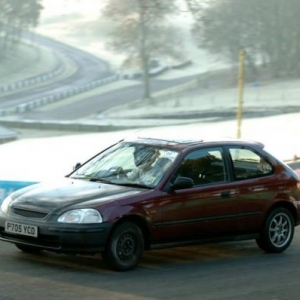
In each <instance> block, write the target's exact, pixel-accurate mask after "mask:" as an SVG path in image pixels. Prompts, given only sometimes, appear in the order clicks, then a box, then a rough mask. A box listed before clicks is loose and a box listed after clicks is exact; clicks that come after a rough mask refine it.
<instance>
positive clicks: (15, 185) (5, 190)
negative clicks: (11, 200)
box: [0, 180, 37, 204]
mask: <svg viewBox="0 0 300 300" xmlns="http://www.w3.org/2000/svg"><path fill="white" fill-rule="evenodd" d="M34 183H37V182H33V181H9V180H0V204H1V203H2V201H3V200H4V199H5V198H6V197H7V196H8V195H9V194H11V193H12V192H14V191H16V190H19V189H21V188H23V187H26V186H28V185H31V184H34Z"/></svg>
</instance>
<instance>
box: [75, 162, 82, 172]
mask: <svg viewBox="0 0 300 300" xmlns="http://www.w3.org/2000/svg"><path fill="white" fill-rule="evenodd" d="M79 167H81V163H77V164H76V165H75V166H74V167H73V170H74V171H75V170H77V169H78V168H79Z"/></svg>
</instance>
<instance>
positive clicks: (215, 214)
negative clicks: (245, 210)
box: [161, 148, 237, 241]
mask: <svg viewBox="0 0 300 300" xmlns="http://www.w3.org/2000/svg"><path fill="white" fill-rule="evenodd" d="M179 177H188V178H191V179H193V181H194V185H193V187H192V188H188V189H180V190H174V191H171V192H168V193H167V194H166V195H165V197H164V198H165V200H164V202H163V214H162V223H161V227H162V229H163V230H164V235H165V236H166V239H167V240H168V241H181V240H194V239H200V238H204V237H210V236H215V235H223V234H230V233H232V232H234V231H235V230H236V226H237V201H236V195H235V189H234V185H233V184H232V183H230V182H229V181H228V167H227V165H226V163H225V161H224V155H223V149H222V148H206V149H198V150H195V151H192V152H190V153H189V154H187V155H186V156H185V157H184V158H183V160H182V162H181V164H180V166H179V168H178V170H177V171H176V172H175V174H174V176H173V179H174V180H176V178H179Z"/></svg>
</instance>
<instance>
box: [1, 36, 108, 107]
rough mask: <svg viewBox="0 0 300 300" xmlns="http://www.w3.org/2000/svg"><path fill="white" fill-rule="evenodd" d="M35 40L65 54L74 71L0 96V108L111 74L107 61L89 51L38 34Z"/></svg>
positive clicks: (74, 86) (59, 91) (65, 89)
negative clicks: (74, 68) (71, 62)
mask: <svg viewBox="0 0 300 300" xmlns="http://www.w3.org/2000/svg"><path fill="white" fill-rule="evenodd" d="M24 37H25V38H26V37H27V38H30V36H28V34H26V32H24ZM35 42H36V43H38V44H40V45H42V46H45V47H48V48H50V49H52V50H53V51H54V52H57V53H60V54H62V55H63V56H66V57H67V58H68V59H69V60H71V61H73V63H74V65H76V71H75V72H74V73H73V74H71V75H70V76H69V77H67V78H65V79H62V80H60V81H52V82H51V81H50V82H49V83H48V84H46V85H45V84H43V85H42V86H32V87H29V88H27V89H26V90H22V91H20V92H15V93H13V94H9V95H6V96H1V98H0V99H1V101H0V109H3V108H9V107H14V106H16V105H18V104H22V103H26V102H30V101H32V100H35V99H40V98H42V97H45V96H48V95H52V94H55V93H61V92H63V91H67V90H70V89H71V88H76V87H80V86H83V85H86V84H88V83H90V82H93V81H95V80H99V79H103V78H106V77H109V76H111V75H112V72H111V71H110V68H109V65H108V63H107V62H105V61H104V60H101V59H99V58H98V57H96V56H94V55H92V54H90V53H86V52H84V51H82V50H79V49H76V48H73V47H71V46H68V45H65V44H63V43H60V42H58V41H54V40H51V39H48V38H46V37H42V36H38V35H36V36H35Z"/></svg>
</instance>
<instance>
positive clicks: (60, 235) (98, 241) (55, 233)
mask: <svg viewBox="0 0 300 300" xmlns="http://www.w3.org/2000/svg"><path fill="white" fill-rule="evenodd" d="M5 221H10V222H16V223H22V224H24V225H31V226H37V227H38V236H37V237H31V236H24V235H19V234H15V233H9V232H5ZM112 226H113V224H112V223H101V224H64V223H47V221H45V220H33V219H31V220H24V219H20V218H14V217H7V216H6V215H4V214H3V213H2V212H0V240H2V241H6V242H10V243H14V244H23V245H29V246H34V247H38V248H41V249H44V250H49V251H54V252H58V253H74V254H92V253H99V252H103V251H104V250H105V245H106V242H107V239H108V236H109V233H110V231H111V228H112Z"/></svg>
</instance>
